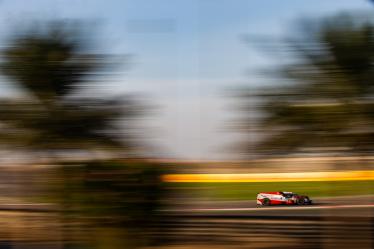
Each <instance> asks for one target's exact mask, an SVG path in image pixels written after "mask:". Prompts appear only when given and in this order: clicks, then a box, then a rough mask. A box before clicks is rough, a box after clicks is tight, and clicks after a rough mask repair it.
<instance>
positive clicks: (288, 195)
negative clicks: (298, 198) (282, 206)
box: [283, 193, 294, 198]
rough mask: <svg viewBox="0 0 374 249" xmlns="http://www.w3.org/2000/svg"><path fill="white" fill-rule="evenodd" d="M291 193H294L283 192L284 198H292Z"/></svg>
mask: <svg viewBox="0 0 374 249" xmlns="http://www.w3.org/2000/svg"><path fill="white" fill-rule="evenodd" d="M293 195H294V194H289V193H287V194H285V193H283V196H284V197H286V198H292V196H293Z"/></svg>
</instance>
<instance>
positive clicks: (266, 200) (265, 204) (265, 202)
mask: <svg viewBox="0 0 374 249" xmlns="http://www.w3.org/2000/svg"><path fill="white" fill-rule="evenodd" d="M262 205H264V206H270V200H269V199H268V198H265V199H264V200H263V201H262Z"/></svg>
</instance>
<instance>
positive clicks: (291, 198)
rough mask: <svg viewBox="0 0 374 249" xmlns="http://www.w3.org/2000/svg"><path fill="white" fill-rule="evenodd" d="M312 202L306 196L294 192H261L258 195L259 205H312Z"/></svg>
mask: <svg viewBox="0 0 374 249" xmlns="http://www.w3.org/2000/svg"><path fill="white" fill-rule="evenodd" d="M310 204H312V200H311V199H310V198H309V197H308V196H305V195H298V194H295V193H292V192H261V193H258V194H257V205H263V206H269V205H310Z"/></svg>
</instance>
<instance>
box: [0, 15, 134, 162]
mask: <svg viewBox="0 0 374 249" xmlns="http://www.w3.org/2000/svg"><path fill="white" fill-rule="evenodd" d="M78 27H79V26H78ZM82 34H83V31H82V30H79V28H77V25H75V24H74V23H72V24H71V25H70V24H69V23H64V22H51V23H47V24H44V25H40V26H39V27H38V28H36V29H30V30H28V31H26V32H22V33H21V34H18V35H15V36H14V37H13V38H12V39H11V41H10V42H9V46H7V47H6V48H5V49H4V50H3V51H2V52H1V64H0V69H1V72H2V74H3V75H4V76H6V77H7V78H8V79H9V80H10V81H11V83H12V84H15V85H16V86H17V87H18V88H21V89H22V90H23V91H24V92H25V93H26V94H24V95H23V97H22V98H12V99H11V100H1V102H0V106H1V109H0V124H1V129H0V139H1V140H2V141H3V142H5V143H7V144H14V145H16V146H22V147H23V148H26V149H31V150H34V151H39V152H44V153H47V154H49V155H51V154H52V155H53V154H56V153H59V152H61V151H67V150H68V151H70V150H79V151H86V152H87V151H89V150H91V149H101V150H103V149H117V148H120V149H124V148H125V147H126V146H127V147H129V146H130V144H131V143H130V141H129V138H128V137H125V135H126V133H124V132H123V130H122V129H121V128H120V127H119V126H118V125H117V123H118V122H119V121H120V120H121V121H124V120H129V119H131V118H132V117H133V116H134V115H135V114H136V112H135V109H134V108H133V105H132V103H131V101H129V100H124V99H119V98H111V99H108V98H105V97H102V98H99V97H98V98H95V97H83V96H82V94H80V93H81V91H82V90H84V88H87V87H92V86H93V84H91V83H92V82H95V81H96V80H97V78H99V77H101V76H102V75H104V74H105V73H107V71H108V70H110V69H111V67H112V66H113V65H114V60H113V59H114V58H112V57H110V56H105V55H102V54H94V53H90V52H88V48H90V46H91V44H90V43H89V42H88V40H89V39H87V37H83V36H82ZM125 124H126V123H125V122H122V124H121V125H123V126H125ZM125 138H127V140H126V139H125Z"/></svg>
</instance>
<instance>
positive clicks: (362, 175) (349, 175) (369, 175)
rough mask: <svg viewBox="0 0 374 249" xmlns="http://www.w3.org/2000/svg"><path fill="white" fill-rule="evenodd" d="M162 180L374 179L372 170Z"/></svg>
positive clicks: (166, 179)
mask: <svg viewBox="0 0 374 249" xmlns="http://www.w3.org/2000/svg"><path fill="white" fill-rule="evenodd" d="M162 180H163V181H164V182H303V181H357V180H361V181H362V180H374V170H364V171H335V172H334V171H327V172H299V173H261V174H169V175H163V176H162Z"/></svg>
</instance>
